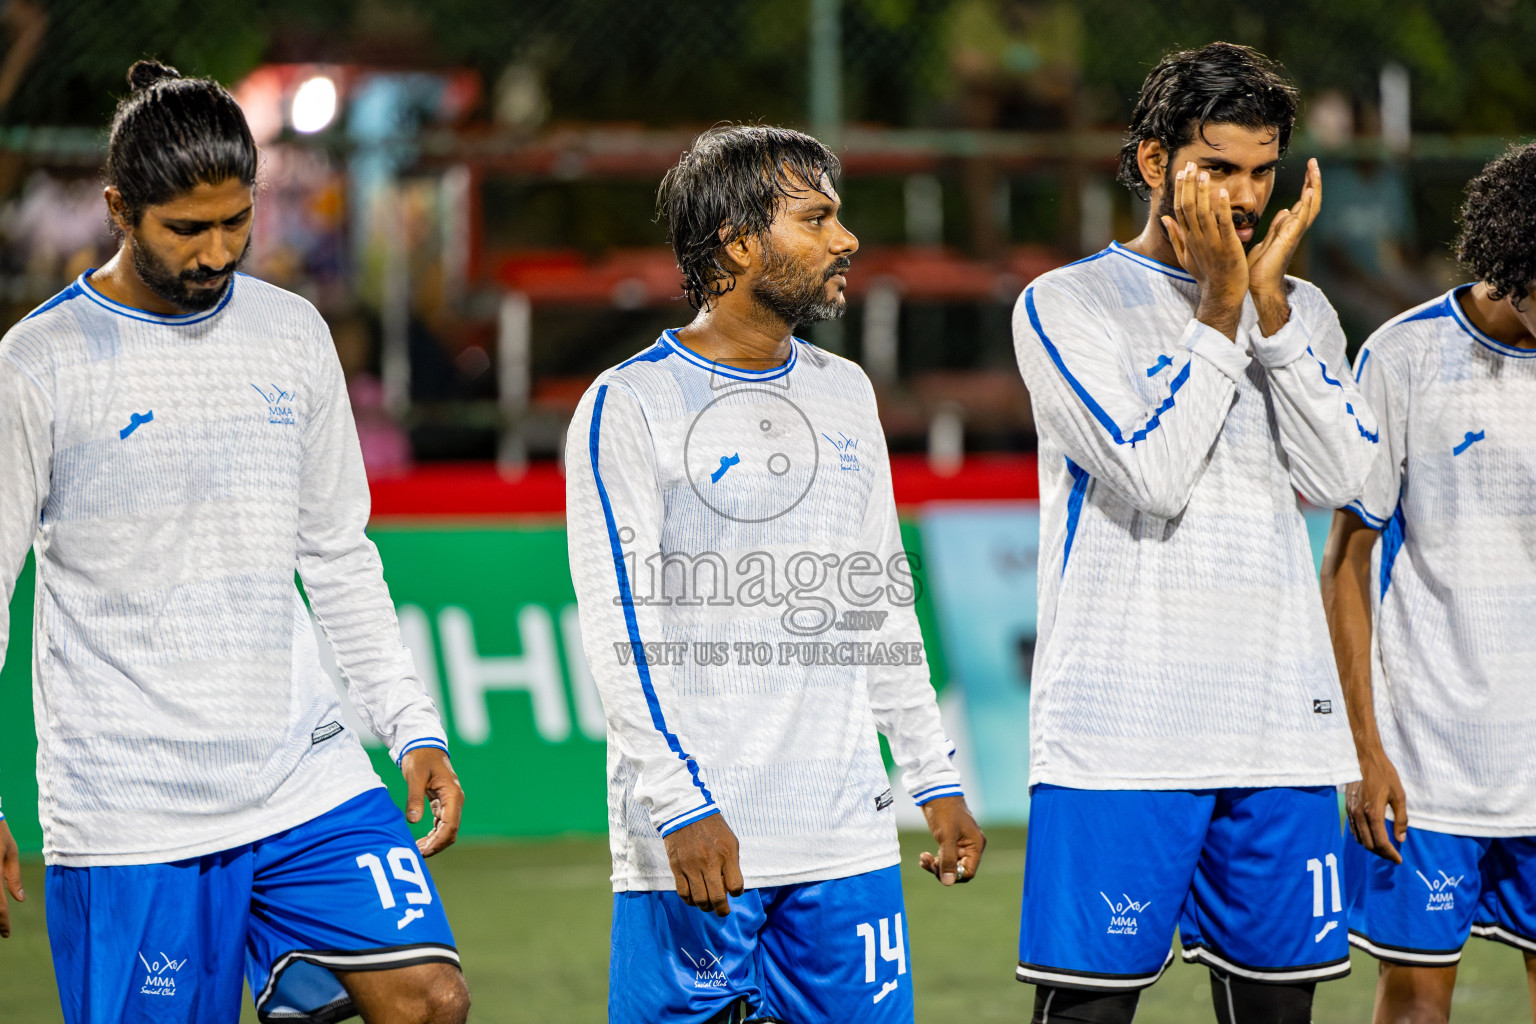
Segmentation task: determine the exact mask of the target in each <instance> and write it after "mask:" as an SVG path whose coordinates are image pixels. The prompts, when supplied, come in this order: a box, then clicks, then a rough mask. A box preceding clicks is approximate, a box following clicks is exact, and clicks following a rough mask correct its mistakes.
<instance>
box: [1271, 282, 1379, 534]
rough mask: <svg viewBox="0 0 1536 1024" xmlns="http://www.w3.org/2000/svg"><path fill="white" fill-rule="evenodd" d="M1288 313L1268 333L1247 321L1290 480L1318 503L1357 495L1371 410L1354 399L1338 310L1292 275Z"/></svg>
mask: <svg viewBox="0 0 1536 1024" xmlns="http://www.w3.org/2000/svg"><path fill="white" fill-rule="evenodd" d="M1290 303H1291V316H1290V319H1289V320H1287V321H1286V323H1285V326H1283V327H1281V328H1280V330H1278V331H1276V332H1275V334H1274V336H1273V337H1265V336H1264V333H1263V332H1262V331H1261V330H1260V329H1259V328H1258V326H1257V325H1255V326H1254V327H1253V328H1252V331H1251V337H1250V340H1251V343H1252V345H1253V352H1254V356H1255V357H1256V358H1257V359H1258V360H1259V362H1260V363H1261V364H1263V366H1264V367H1265V370H1266V372H1267V374H1268V376H1269V382H1270V398H1271V402H1272V408H1273V409H1274V414H1275V423H1276V427H1277V429H1278V431H1279V434H1280V447H1281V448H1282V449H1283V450H1284V452H1285V457H1286V463H1287V465H1288V467H1289V470H1290V477H1291V485H1292V486H1293V487H1295V488H1296V490H1297V491H1299V492H1300V493H1301V496H1302V497H1304V498H1306V499H1307V500H1308V501H1309V502H1311V503H1312V504H1314V505H1317V506H1320V507H1322V508H1342V507H1343V506H1344V505H1345V504H1347V503H1348V502H1350V501H1352V500H1354V499H1355V498H1356V497H1358V496H1359V494H1360V489H1361V487H1362V486H1364V483H1365V478H1366V474H1367V473H1368V472H1370V469H1371V464H1372V462H1373V461H1374V460H1375V458H1376V447H1377V441H1378V433H1377V423H1376V414H1375V412H1374V411H1373V410H1372V408H1371V405H1370V403H1369V402H1366V401H1364V400H1362V398H1361V395H1360V392H1359V390H1358V389H1357V388H1356V387H1355V382H1354V380H1353V379H1351V377H1350V375H1349V373H1348V370H1347V367H1348V365H1349V362H1348V360H1347V359H1346V358H1345V354H1344V331H1343V329H1342V328H1341V327H1340V326H1339V318H1338V314H1336V313H1335V312H1334V311H1333V307H1332V306H1331V305H1329V304H1328V300H1327V299H1325V298H1324V297H1323V295H1322V293H1321V292H1319V291H1317V290H1316V289H1315V288H1312V287H1311V286H1310V285H1304V284H1302V283H1301V282H1292V285H1291V295H1290Z"/></svg>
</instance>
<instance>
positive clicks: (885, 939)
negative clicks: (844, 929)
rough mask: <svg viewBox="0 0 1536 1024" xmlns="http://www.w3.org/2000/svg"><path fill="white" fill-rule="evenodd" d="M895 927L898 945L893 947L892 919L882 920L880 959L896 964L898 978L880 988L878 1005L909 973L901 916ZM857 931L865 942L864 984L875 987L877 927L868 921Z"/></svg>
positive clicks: (876, 996) (898, 916) (875, 1000)
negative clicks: (902, 977) (904, 975)
mask: <svg viewBox="0 0 1536 1024" xmlns="http://www.w3.org/2000/svg"><path fill="white" fill-rule="evenodd" d="M895 925H896V926H895V929H894V931H895V932H896V943H895V945H892V944H891V932H892V930H893V929H892V927H891V919H890V918H889V917H882V918H881V919H880V959H882V960H888V961H894V962H895V963H896V977H895V978H892V979H891V980H890V981H888V982H886V983H885V984H883V985H881V986H880V991H879V992H877V993H875V996H874V1002H877V1003H878V1002H879V1001H880V1000H882V999H884V998H885V997H886V996H888V995H890V994H891V993H892V992H894V991H896V986H898V985H899V984H901V975H903V974H906V973H907V940H906V936H905V934H904V933H903V932H902V930H901V915H900V914H897V915H896V921H895ZM855 931H857V932H858V934H859V937H860V938H862V939H863V940H864V983H865V984H866V985H873V984H874V983H875V926H874V925H872V924H870V923H869V922H867V921H866V922H864V923H862V924H860V925H859V926H858V928H856V929H855Z"/></svg>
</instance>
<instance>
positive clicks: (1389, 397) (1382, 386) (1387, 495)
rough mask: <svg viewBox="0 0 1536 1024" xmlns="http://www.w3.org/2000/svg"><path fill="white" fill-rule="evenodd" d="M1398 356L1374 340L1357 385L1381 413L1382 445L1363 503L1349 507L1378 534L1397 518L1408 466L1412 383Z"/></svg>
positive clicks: (1358, 368) (1359, 364)
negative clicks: (1410, 386) (1409, 400)
mask: <svg viewBox="0 0 1536 1024" xmlns="http://www.w3.org/2000/svg"><path fill="white" fill-rule="evenodd" d="M1394 355H1396V353H1395V352H1393V351H1391V349H1390V348H1388V347H1385V346H1382V345H1380V344H1379V343H1378V341H1377V336H1374V335H1373V336H1372V337H1371V338H1368V339H1367V340H1366V343H1365V344H1364V345H1363V346H1361V348H1360V354H1359V355H1357V356H1356V357H1355V379H1356V381H1357V383H1358V385H1359V388H1360V393H1361V395H1363V396H1364V398H1365V400H1366V403H1367V404H1369V405H1370V407H1371V409H1372V410H1373V411H1374V412H1375V413H1376V416H1377V421H1378V423H1379V424H1380V427H1379V431H1378V432H1379V434H1380V436H1381V441H1380V443H1379V445H1378V446H1377V447H1378V451H1377V453H1376V458H1375V459H1373V460H1372V461H1371V468H1370V471H1369V472H1368V473H1367V474H1366V477H1365V484H1364V486H1363V487H1362V488H1361V491H1360V495H1359V497H1357V498H1355V499H1354V500H1353V501H1351V502H1350V503H1349V504H1348V505H1347V506H1346V507H1347V508H1349V509H1350V511H1352V512H1354V513H1355V514H1356V515H1358V516H1359V517H1360V520H1361V522H1363V523H1365V525H1367V526H1369V527H1371V528H1372V529H1374V530H1380V529H1383V528H1385V527H1386V525H1387V523H1388V522H1389V521H1390V520H1391V518H1392V516H1393V515H1394V514H1395V513H1396V511H1397V502H1398V498H1399V497H1400V496H1401V494H1402V490H1403V473H1404V471H1405V469H1406V467H1407V464H1408V381H1407V374H1406V372H1404V371H1403V370H1402V368H1401V367H1400V366H1398V365H1397V362H1398V361H1397V360H1396V359H1394V358H1393V356H1394Z"/></svg>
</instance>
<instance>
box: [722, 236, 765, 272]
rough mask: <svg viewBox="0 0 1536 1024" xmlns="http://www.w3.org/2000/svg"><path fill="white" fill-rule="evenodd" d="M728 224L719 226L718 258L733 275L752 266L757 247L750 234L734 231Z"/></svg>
mask: <svg viewBox="0 0 1536 1024" xmlns="http://www.w3.org/2000/svg"><path fill="white" fill-rule="evenodd" d="M733 230H734V229H733V228H732V227H731V226H730V225H729V224H722V225H720V242H721V245H720V257H721V262H723V263H725V264H726V265H727V266H728V268H729V269H730V270H731V271H733V272H734V273H738V274H739V273H741V272H742V271H744V270H746V269H747V268H748V267H750V266H751V265H752V262H753V257H754V256H755V255H756V254H757V246H756V242H755V239H754V236H753V234H752V232H750V231H736V232H735V235H734V237H733V236H732V234H731V232H732V231H733Z"/></svg>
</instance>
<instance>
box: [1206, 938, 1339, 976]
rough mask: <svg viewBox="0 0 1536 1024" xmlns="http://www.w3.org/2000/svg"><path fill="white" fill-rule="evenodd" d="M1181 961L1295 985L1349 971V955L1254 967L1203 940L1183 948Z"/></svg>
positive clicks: (1232, 973) (1235, 974) (1236, 974)
mask: <svg viewBox="0 0 1536 1024" xmlns="http://www.w3.org/2000/svg"><path fill="white" fill-rule="evenodd" d="M1183 957H1184V962H1185V963H1187V964H1205V966H1207V967H1214V968H1215V969H1216V970H1218V971H1223V972H1225V973H1227V974H1230V975H1232V976H1233V977H1235V978H1242V979H1243V980H1244V981H1257V982H1262V983H1264V984H1267V985H1297V984H1303V983H1305V982H1314V981H1333V980H1334V979H1335V978H1342V977H1344V976H1345V975H1346V974H1348V973H1349V957H1348V956H1344V957H1340V958H1339V959H1337V960H1325V961H1320V962H1318V963H1315V964H1298V965H1297V966H1295V967H1254V966H1253V965H1252V964H1245V963H1243V962H1241V961H1239V960H1234V959H1232V958H1231V957H1229V956H1227V955H1225V954H1223V953H1220V952H1217V951H1216V950H1215V949H1212V948H1211V947H1210V946H1208V945H1206V944H1205V943H1203V942H1199V943H1194V944H1192V945H1188V946H1185V947H1184V948H1183Z"/></svg>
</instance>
